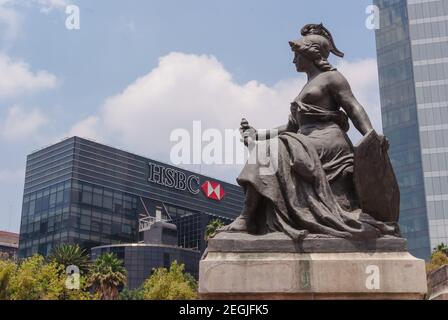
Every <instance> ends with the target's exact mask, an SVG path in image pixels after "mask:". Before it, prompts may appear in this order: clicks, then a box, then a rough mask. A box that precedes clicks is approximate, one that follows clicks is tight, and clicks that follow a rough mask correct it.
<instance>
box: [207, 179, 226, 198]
mask: <svg viewBox="0 0 448 320" xmlns="http://www.w3.org/2000/svg"><path fill="white" fill-rule="evenodd" d="M201 189H202V191H203V192H204V194H205V195H206V197H207V198H209V199H212V200H218V201H221V200H222V199H223V198H224V196H225V195H226V193H225V191H224V189H223V188H222V186H221V185H220V184H219V183H217V182H213V181H206V182H205V183H204V184H203V185H202V186H201Z"/></svg>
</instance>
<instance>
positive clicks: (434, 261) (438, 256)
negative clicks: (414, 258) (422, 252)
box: [426, 243, 448, 273]
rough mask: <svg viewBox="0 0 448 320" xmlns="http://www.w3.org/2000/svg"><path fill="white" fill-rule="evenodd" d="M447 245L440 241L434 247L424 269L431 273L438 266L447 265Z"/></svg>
mask: <svg viewBox="0 0 448 320" xmlns="http://www.w3.org/2000/svg"><path fill="white" fill-rule="evenodd" d="M447 249H448V247H447V246H446V245H445V244H444V243H442V244H440V245H438V246H437V248H434V251H433V253H432V255H431V260H430V262H429V263H427V264H426V271H427V272H428V273H431V272H433V271H435V270H437V269H439V268H440V267H443V266H445V265H448V254H447V253H448V250H447Z"/></svg>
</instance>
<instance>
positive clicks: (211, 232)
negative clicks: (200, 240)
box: [205, 219, 224, 241]
mask: <svg viewBox="0 0 448 320" xmlns="http://www.w3.org/2000/svg"><path fill="white" fill-rule="evenodd" d="M222 227H224V223H222V221H221V220H218V219H215V220H212V221H211V222H210V223H209V224H208V225H207V227H206V228H205V241H208V240H209V239H210V238H213V237H214V236H215V235H216V233H217V231H218V229H219V228H222Z"/></svg>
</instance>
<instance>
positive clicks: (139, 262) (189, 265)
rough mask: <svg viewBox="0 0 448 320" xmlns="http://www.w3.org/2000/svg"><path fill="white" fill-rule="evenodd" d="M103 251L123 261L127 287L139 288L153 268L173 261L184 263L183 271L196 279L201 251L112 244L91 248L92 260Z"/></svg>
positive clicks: (167, 264)
mask: <svg viewBox="0 0 448 320" xmlns="http://www.w3.org/2000/svg"><path fill="white" fill-rule="evenodd" d="M103 253H114V254H116V255H117V257H118V259H120V260H122V261H123V262H124V267H125V268H126V271H127V287H128V288H129V289H131V290H132V289H137V288H139V287H140V286H141V285H142V284H143V282H144V281H145V280H146V279H148V278H149V277H150V276H151V275H152V273H153V272H154V269H156V268H160V267H163V268H167V269H169V267H170V266H171V263H172V262H173V261H177V262H179V263H180V262H181V263H183V264H184V265H185V272H187V273H189V274H191V275H192V276H193V277H195V278H196V279H198V277H199V260H200V259H201V253H200V252H199V251H195V250H189V249H182V248H176V247H170V246H163V245H160V246H159V245H147V244H139V245H113V246H102V247H96V248H93V249H92V260H95V259H96V258H98V257H99V256H100V255H101V254H103Z"/></svg>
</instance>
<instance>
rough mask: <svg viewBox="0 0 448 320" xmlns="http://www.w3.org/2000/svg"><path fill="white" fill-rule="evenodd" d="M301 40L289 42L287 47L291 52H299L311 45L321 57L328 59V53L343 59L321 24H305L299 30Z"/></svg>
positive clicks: (342, 55) (328, 32)
mask: <svg viewBox="0 0 448 320" xmlns="http://www.w3.org/2000/svg"><path fill="white" fill-rule="evenodd" d="M301 34H302V36H303V38H302V39H299V40H294V41H290V42H289V45H290V46H291V49H292V50H293V51H301V49H303V48H305V47H309V46H311V45H313V46H317V47H318V50H319V51H320V54H321V56H322V57H323V58H324V59H328V57H329V56H330V53H333V54H334V55H336V56H338V57H341V58H342V57H344V53H343V52H341V51H339V50H338V49H337V48H336V45H335V43H334V40H333V36H332V35H331V33H330V31H328V29H327V28H325V27H324V26H323V24H307V25H306V26H304V27H303V28H302V30H301Z"/></svg>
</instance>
